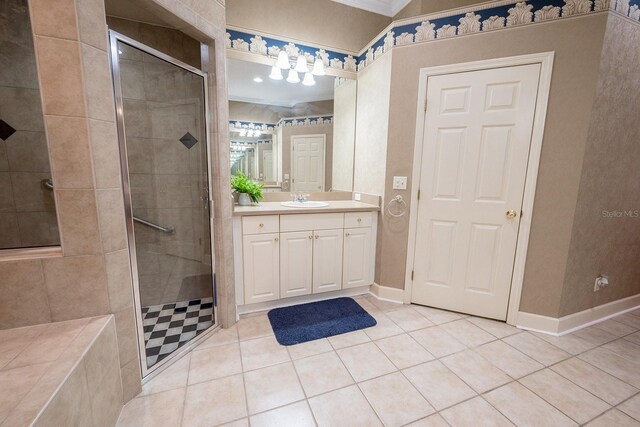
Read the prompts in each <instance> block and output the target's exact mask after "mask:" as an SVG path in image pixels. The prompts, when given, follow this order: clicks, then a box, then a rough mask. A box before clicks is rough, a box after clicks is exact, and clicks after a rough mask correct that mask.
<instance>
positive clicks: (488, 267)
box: [411, 64, 540, 320]
mask: <svg viewBox="0 0 640 427" xmlns="http://www.w3.org/2000/svg"><path fill="white" fill-rule="evenodd" d="M539 75H540V65H538V64H534V65H524V66H516V67H506V68H498V69H491V70H482V71H473V72H466V73H458V74H449V75H444V76H435V77H429V80H428V85H427V102H428V103H427V105H428V111H427V113H426V116H425V130H424V136H423V138H424V139H423V147H424V148H423V156H422V167H421V174H420V187H419V188H420V200H419V202H418V223H417V235H416V247H415V259H414V266H415V267H414V284H413V292H412V297H411V300H412V301H413V302H416V303H418V304H424V305H429V306H434V307H439V308H444V309H447V310H454V311H459V312H463V313H469V314H474V315H478V316H484V317H490V318H494V319H500V320H505V319H506V316H507V306H508V301H509V292H510V290H511V274H512V270H513V262H514V257H515V250H516V240H517V234H518V227H519V222H520V212H521V206H522V198H523V194H524V184H525V178H526V170H527V161H528V157H529V146H530V142H531V131H532V127H533V117H534V112H535V104H536V97H537V88H538V78H539Z"/></svg>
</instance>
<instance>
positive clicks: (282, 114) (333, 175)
mask: <svg viewBox="0 0 640 427" xmlns="http://www.w3.org/2000/svg"><path fill="white" fill-rule="evenodd" d="M292 65H295V64H293V63H292ZM311 65H312V64H308V67H309V69H311ZM227 67H228V69H227V75H228V84H229V119H230V121H229V132H230V134H229V139H230V141H231V173H232V174H236V173H237V172H239V171H241V172H243V173H244V174H246V175H248V176H249V177H251V178H252V179H254V180H256V181H259V182H261V183H262V184H263V185H264V191H265V192H274V191H283V192H291V193H300V192H304V193H310V192H322V191H349V192H350V191H352V188H353V160H354V159H353V153H354V144H355V115H356V81H355V80H349V79H345V78H338V77H332V76H327V75H320V76H318V75H316V76H313V82H312V81H311V80H310V78H311V77H310V76H311V74H309V73H307V75H306V77H307V80H306V83H307V84H305V79H303V78H302V73H301V75H300V77H299V81H297V82H295V81H291V80H295V78H294V77H295V75H294V76H291V78H289V74H290V73H289V72H288V71H287V70H284V74H282V71H280V75H282V77H283V78H282V79H274V78H273V77H276V78H277V77H279V75H278V74H279V73H278V72H277V70H276V72H275V73H274V69H275V67H274V68H273V69H272V67H271V66H268V65H264V64H258V63H253V62H247V61H241V60H237V59H233V58H229V59H228V61H227ZM292 71H293V70H292ZM284 77H287V78H286V79H285V78H284ZM310 83H313V84H310Z"/></svg>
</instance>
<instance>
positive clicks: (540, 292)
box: [377, 14, 606, 316]
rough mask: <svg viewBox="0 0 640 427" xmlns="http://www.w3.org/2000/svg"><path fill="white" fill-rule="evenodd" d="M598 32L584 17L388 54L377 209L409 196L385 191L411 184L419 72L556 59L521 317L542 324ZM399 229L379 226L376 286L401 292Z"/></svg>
mask: <svg viewBox="0 0 640 427" xmlns="http://www.w3.org/2000/svg"><path fill="white" fill-rule="evenodd" d="M605 24H606V14H599V15H590V16H585V17H580V18H575V19H570V20H563V21H559V22H553V23H548V24H540V25H529V26H525V27H521V28H514V29H510V30H505V31H496V32H492V33H485V34H480V35H474V36H469V37H459V38H454V39H450V40H443V41H436V42H431V43H425V44H421V45H414V46H409V47H400V48H396V49H394V50H393V51H392V54H393V64H394V67H393V73H392V77H391V107H390V112H389V133H388V138H389V141H390V142H389V150H388V153H387V161H386V182H385V186H386V188H385V194H386V197H385V201H388V200H389V199H390V198H392V197H394V196H395V195H396V194H402V195H403V196H405V198H408V197H409V194H410V192H409V191H410V189H408V190H406V191H394V190H392V189H391V180H392V177H393V176H394V175H407V176H409V177H410V176H411V170H412V162H413V155H412V153H413V148H414V143H415V123H416V120H415V118H416V104H417V96H418V93H417V92H418V70H419V69H420V68H423V67H429V66H435V65H443V64H452V63H461V62H468V61H475V60H481V59H488V58H499V57H505V56H514V55H523V54H530V53H534V52H547V51H555V53H556V58H555V64H554V70H553V78H552V82H551V93H550V100H549V107H548V114H547V123H546V128H545V135H544V142H543V146H542V155H541V164H540V168H539V176H538V186H537V192H536V200H535V206H534V213H533V215H534V218H533V224H532V228H531V237H530V241H529V251H528V260H527V264H526V271H525V279H524V288H523V293H522V303H521V307H520V309H521V310H522V311H527V312H531V313H537V314H542V315H549V316H557V314H558V313H559V309H560V307H559V306H560V294H561V291H562V283H563V280H564V275H565V267H566V260H567V254H568V252H569V241H570V236H571V229H572V225H573V216H574V209H575V205H576V200H577V195H578V194H577V193H578V184H579V182H580V176H581V166H582V161H581V159H582V154H583V152H584V149H585V144H586V139H587V130H588V125H589V119H590V116H591V106H592V104H593V99H594V94H595V87H596V82H597V73H598V64H599V56H600V53H599V52H600V49H601V46H602V40H603V35H604V30H605ZM409 185H411V182H410V183H409ZM407 223H408V219H406V218H405V219H403V220H400V221H397V220H395V221H392V220H390V219H388V218H386V217H385V218H383V221H382V222H381V230H382V231H381V236H380V239H379V243H378V244H379V248H378V250H379V252H380V254H379V263H380V264H379V268H378V271H377V277H378V280H379V282H378V283H379V284H380V285H383V286H391V287H395V288H402V287H403V286H404V275H405V262H406V257H407V253H406V250H407V238H408V231H407Z"/></svg>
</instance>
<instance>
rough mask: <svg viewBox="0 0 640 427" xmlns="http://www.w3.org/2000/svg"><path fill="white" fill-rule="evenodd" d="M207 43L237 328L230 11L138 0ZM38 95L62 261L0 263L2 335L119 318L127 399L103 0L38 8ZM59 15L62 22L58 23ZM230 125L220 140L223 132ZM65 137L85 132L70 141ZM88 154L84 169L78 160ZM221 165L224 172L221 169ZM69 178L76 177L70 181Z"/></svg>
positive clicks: (128, 306)
mask: <svg viewBox="0 0 640 427" xmlns="http://www.w3.org/2000/svg"><path fill="white" fill-rule="evenodd" d="M141 1H144V2H145V5H147V6H150V7H152V8H153V9H154V11H155V12H156V13H164V14H165V16H166V18H167V19H168V20H171V19H172V20H173V21H171V22H172V23H173V24H175V25H176V27H177V28H184V30H185V32H189V34H190V35H191V36H192V37H197V38H198V39H199V40H202V41H205V42H208V43H209V49H208V53H209V55H210V57H211V62H210V66H209V68H208V70H207V71H208V72H209V73H210V75H211V79H210V80H209V82H210V88H209V94H210V102H211V105H212V106H213V108H212V110H211V111H212V120H211V121H212V125H211V137H212V141H213V143H212V148H213V153H212V157H213V161H214V165H213V171H214V173H213V180H214V189H213V194H214V215H215V217H216V220H215V221H214V233H215V235H216V236H217V237H218V238H217V239H216V243H215V246H216V248H215V249H216V264H217V265H218V267H217V273H218V289H219V296H220V301H221V302H224V304H223V305H221V306H220V307H219V315H220V317H221V322H222V324H223V325H228V324H231V323H233V321H234V319H235V306H234V304H233V302H234V299H233V289H234V285H233V271H232V270H233V267H232V265H233V258H232V254H233V247H232V243H231V241H232V239H231V228H232V227H231V212H232V211H231V196H230V189H229V185H228V182H229V171H228V165H229V148H228V137H227V133H228V132H227V120H228V115H227V94H226V89H225V87H226V85H225V76H224V67H225V57H224V51H225V50H224V33H225V30H224V29H225V23H224V6H223V4H221V3H219V2H212V1H209V0H192V1H189V2H182V1H177V0H176V1H172V2H167V1H162V6H160V5H159V2H158V3H156V2H155V0H153V1H152V0H141ZM30 9H31V15H32V22H33V23H34V33H35V35H36V37H35V45H36V52H37V62H38V69H39V79H40V88H41V92H42V93H41V96H42V104H43V112H44V117H45V130H46V132H47V136H48V138H49V141H48V144H49V149H50V152H51V153H52V154H51V156H52V157H53V155H54V154H53V153H55V152H56V151H57V150H61V146H60V145H58V144H62V143H64V144H65V148H64V151H60V152H64V153H67V154H68V155H66V156H60V162H58V163H56V164H53V165H52V172H53V181H54V185H55V186H56V190H55V198H56V204H57V206H58V212H59V226H60V234H61V238H62V248H63V252H64V256H63V257H60V258H43V259H33V260H28V261H1V260H0V278H2V279H1V280H0V329H7V328H13V327H19V326H26V325H32V324H37V323H43V322H50V321H56V320H64V319H71V318H79V317H86V316H90V315H97V314H106V313H113V314H114V315H115V321H116V335H117V342H118V348H119V360H120V365H121V366H120V371H121V376H122V379H123V381H122V383H123V396H124V400H129V399H130V398H131V397H133V396H134V395H135V394H137V393H138V392H139V391H140V361H139V358H138V351H137V341H136V329H135V319H134V312H133V302H132V285H131V273H130V265H129V257H128V249H127V244H126V238H125V237H126V234H125V221H124V210H123V208H122V205H121V204H119V203H113V201H115V200H122V189H121V183H120V164H119V154H118V140H117V136H116V126H115V118H114V112H115V105H114V100H113V95H112V84H111V76H110V70H109V64H108V56H107V33H106V17H105V15H104V1H103V0H75V1H74V0H60V1H56V2H50V1H45V0H31V1H30ZM52 17H56V20H53V19H52ZM219 123H223V125H222V129H223V132H218V129H220V127H219V126H218V124H219ZM65 129H78V132H77V133H74V135H73V138H71V139H70V138H68V137H64V138H60V139H57V138H55V137H53V138H52V135H57V134H61V135H64V132H63V131H64V130H65ZM87 150H88V152H89V153H90V157H89V159H90V161H89V162H83V164H82V165H81V166H82V167H81V168H80V169H79V170H77V171H76V170H75V169H74V168H76V167H78V166H79V165H78V163H77V162H78V158H81V156H82V155H84V154H82V153H86V152H87ZM223 166H224V167H223ZM70 171H74V172H76V173H78V177H77V178H74V179H65V178H64V177H65V174H68V173H69V172H70Z"/></svg>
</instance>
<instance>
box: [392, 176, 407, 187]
mask: <svg viewBox="0 0 640 427" xmlns="http://www.w3.org/2000/svg"><path fill="white" fill-rule="evenodd" d="M393 189H394V190H406V189H407V177H406V176H394V177H393Z"/></svg>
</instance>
